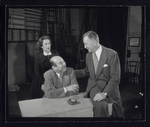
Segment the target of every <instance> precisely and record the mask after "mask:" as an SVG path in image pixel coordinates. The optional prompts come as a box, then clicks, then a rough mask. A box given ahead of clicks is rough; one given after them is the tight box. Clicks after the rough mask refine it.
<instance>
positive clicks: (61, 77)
mask: <svg viewBox="0 0 150 127" xmlns="http://www.w3.org/2000/svg"><path fill="white" fill-rule="evenodd" d="M59 78H60V82H61V84H62V82H63V81H62V79H63V74H60V77H59Z"/></svg>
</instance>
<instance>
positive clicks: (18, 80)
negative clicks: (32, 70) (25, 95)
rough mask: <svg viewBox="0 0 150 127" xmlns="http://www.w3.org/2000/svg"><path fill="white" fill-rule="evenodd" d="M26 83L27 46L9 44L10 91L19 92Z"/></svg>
mask: <svg viewBox="0 0 150 127" xmlns="http://www.w3.org/2000/svg"><path fill="white" fill-rule="evenodd" d="M23 83H25V44H24V43H9V44H8V90H9V91H16V90H19V85H20V84H23Z"/></svg>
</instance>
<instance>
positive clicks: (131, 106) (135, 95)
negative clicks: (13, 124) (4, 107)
mask: <svg viewBox="0 0 150 127" xmlns="http://www.w3.org/2000/svg"><path fill="white" fill-rule="evenodd" d="M78 83H79V85H80V86H79V87H80V90H79V92H84V91H85V90H86V85H81V84H87V79H85V78H84V79H82V78H81V79H78ZM19 87H20V90H19V91H11V92H8V116H9V117H21V113H20V109H19V106H18V101H20V100H27V99H30V88H31V85H30V83H29V84H23V85H19ZM120 92H121V98H122V102H123V108H124V115H125V119H127V120H144V119H145V118H144V116H145V115H144V111H145V110H144V97H143V96H141V95H140V94H139V92H141V85H140V84H132V83H127V84H126V85H122V86H120Z"/></svg>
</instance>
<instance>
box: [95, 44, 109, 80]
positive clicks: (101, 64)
mask: <svg viewBox="0 0 150 127" xmlns="http://www.w3.org/2000/svg"><path fill="white" fill-rule="evenodd" d="M106 55H107V53H106V50H105V48H104V47H103V46H102V53H101V56H100V60H99V63H98V67H97V72H96V78H97V77H98V76H99V74H100V73H101V71H102V68H103V65H104V64H105V61H106Z"/></svg>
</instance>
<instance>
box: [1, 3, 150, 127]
mask: <svg viewBox="0 0 150 127" xmlns="http://www.w3.org/2000/svg"><path fill="white" fill-rule="evenodd" d="M79 2H80V4H83V5H92V4H93V5H94V4H102V5H104V4H105V5H114V4H115V5H120V4H123V5H140V6H141V5H145V6H146V12H147V14H146V38H147V39H146V70H150V68H149V65H150V63H149V62H150V59H149V52H148V49H149V48H150V45H149V43H148V42H149V41H150V37H149V35H150V3H149V1H147V0H145V1H144V0H143V1H142V0H141V1H140V0H137V1H136V0H133V1H131V2H128V1H124V0H123V1H117V0H116V1H114V0H113V1H109V0H108V1H107V0H106V1H102V2H100V1H92V2H90V1H89V2H81V1H76V2H73V3H74V4H77V5H79ZM21 4H22V5H27V6H30V5H31V4H32V5H44V4H45V5H47V4H53V5H55V4H58V1H55V2H43V1H35V2H32V3H31V2H30V3H29V1H28V2H19V1H17V2H10V1H5V2H4V1H2V3H1V19H3V20H1V30H0V32H1V33H0V35H1V45H0V49H1V50H0V60H1V61H0V62H1V63H0V64H1V69H0V71H1V73H0V74H1V77H0V78H1V80H0V81H1V82H0V84H1V86H0V90H1V94H2V96H0V101H1V110H0V114H1V119H0V120H1V121H0V123H1V124H2V123H3V125H2V126H5V125H6V124H4V123H5V73H4V72H5V64H6V63H7V61H5V56H7V54H6V53H5V48H6V47H5V20H4V19H5V16H6V15H5V5H12V6H15V5H21ZM59 4H60V5H69V4H72V2H68V1H67V0H66V1H59ZM108 18H109V17H108ZM98 33H100V32H98ZM116 50H118V51H119V49H116ZM6 74H7V72H6ZM148 77H149V73H148V71H147V73H146V79H148ZM149 83H150V82H149V79H148V80H147V82H146V84H149ZM148 91H149V86H148V85H147V87H146V92H147V99H146V102H147V119H149V115H150V114H149V100H148V97H149V96H150V95H149V92H148ZM89 121H90V123H89ZM89 121H86V122H84V125H91V126H96V125H99V126H115V127H116V126H148V125H150V123H149V122H148V121H147V122H146V121H145V122H122V123H119V122H113V123H109V122H105V123H103V122H100V123H97V122H94V123H92V121H93V120H91V119H90V120H89ZM12 123H13V122H12ZM108 124H109V125H108ZM9 125H10V124H7V126H9ZM35 125H37V126H40V125H39V124H36V123H34V126H35ZM53 125H54V126H57V125H58V122H56V123H55V124H53ZM68 125H70V124H68ZM72 125H75V126H79V125H81V123H79V122H74V124H71V126H72ZM17 126H26V124H24V125H23V124H21V123H20V124H17ZM65 126H66V125H65Z"/></svg>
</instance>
